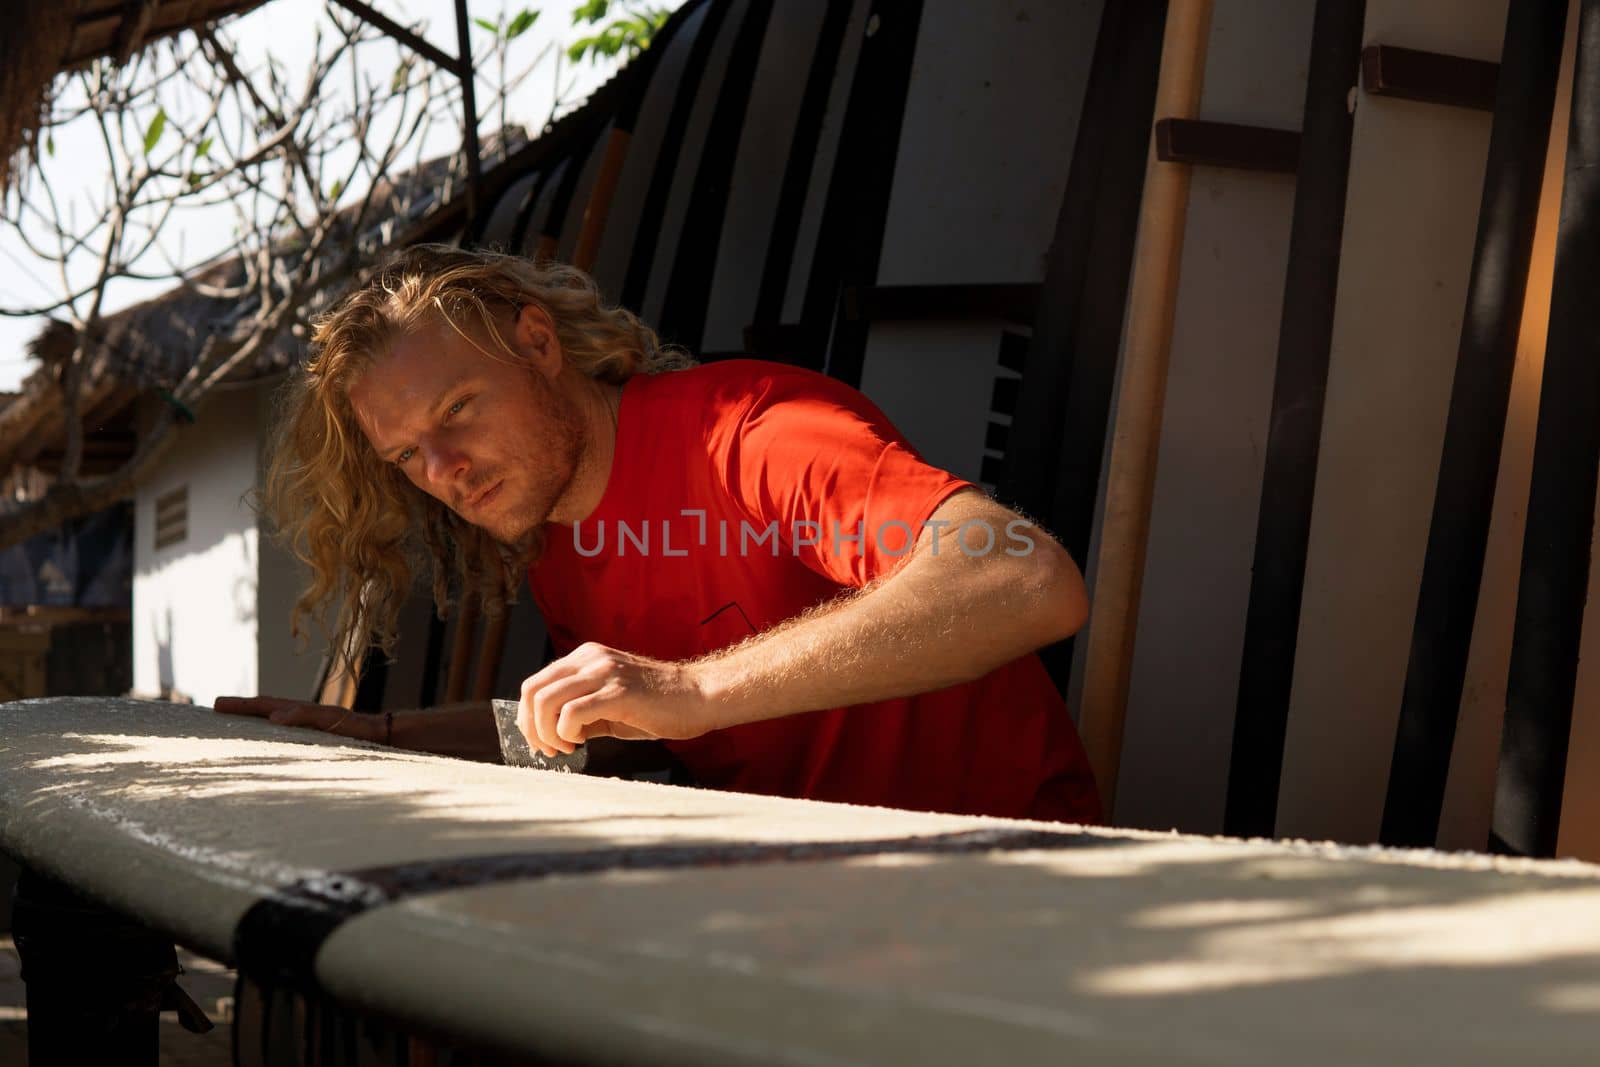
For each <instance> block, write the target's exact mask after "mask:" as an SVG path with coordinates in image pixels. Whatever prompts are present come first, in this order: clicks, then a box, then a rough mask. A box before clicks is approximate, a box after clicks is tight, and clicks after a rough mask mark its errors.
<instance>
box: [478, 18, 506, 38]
mask: <svg viewBox="0 0 1600 1067" xmlns="http://www.w3.org/2000/svg"><path fill="white" fill-rule="evenodd" d="M472 21H473V22H476V23H477V24H478V25H479V26H482V27H483V28H484V29H486V30H488V31H489V32H490V33H492V34H494V35H495V36H496V37H498V36H500V24H499V23H498V22H490V21H489V20H488V19H473V20H472Z"/></svg>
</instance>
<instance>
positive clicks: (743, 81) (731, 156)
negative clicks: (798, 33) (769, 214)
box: [656, 0, 772, 352]
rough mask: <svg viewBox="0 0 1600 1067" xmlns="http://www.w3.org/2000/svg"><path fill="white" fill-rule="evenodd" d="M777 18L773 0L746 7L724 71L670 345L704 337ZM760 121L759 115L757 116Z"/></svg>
mask: <svg viewBox="0 0 1600 1067" xmlns="http://www.w3.org/2000/svg"><path fill="white" fill-rule="evenodd" d="M771 17H772V0H751V2H750V4H749V5H748V6H747V7H746V8H745V14H744V20H743V21H742V22H741V23H740V24H739V33H738V36H737V37H735V38H734V41H733V55H732V57H731V58H730V59H729V60H728V68H727V70H726V71H725V72H724V73H723V77H722V85H721V89H720V92H719V94H718V97H717V106H716V110H715V111H713V112H712V116H711V126H710V129H709V130H708V131H707V133H706V140H705V146H704V148H703V149H702V150H701V152H700V165H699V166H698V167H696V168H695V174H694V188H693V190H692V191H691V192H690V194H689V208H688V212H687V213H686V214H685V215H684V218H683V231H682V232H683V233H685V234H693V235H694V236H693V239H691V240H686V241H685V240H680V241H679V242H678V254H677V255H676V256H675V257H674V258H673V263H672V274H671V276H670V277H669V278H668V279H667V295H666V302H665V303H664V304H662V307H661V316H660V320H659V321H658V322H657V323H656V326H657V329H658V330H660V332H661V336H662V337H663V338H665V339H666V341H667V342H668V343H669V344H678V345H682V346H683V347H684V348H686V349H688V350H689V351H690V352H698V351H700V349H701V348H702V347H703V345H702V341H703V340H704V338H705V328H706V315H707V313H708V312H709V310H710V307H709V305H710V303H711V280H712V273H713V272H714V271H715V270H716V266H717V252H718V251H719V250H720V247H721V244H722V227H723V224H724V223H725V222H726V221H727V211H728V197H729V194H730V193H731V192H732V188H731V185H732V179H733V165H734V162H735V160H736V158H737V156H738V153H739V142H740V140H741V137H742V135H743V133H744V124H745V114H746V111H747V109H748V105H749V103H750V89H751V86H752V85H753V84H754V83H755V79H756V66H757V63H756V61H757V60H758V59H759V58H760V55H761V42H762V40H763V39H764V38H765V37H766V34H767V24H768V22H769V21H770V20H771ZM758 121H759V118H758Z"/></svg>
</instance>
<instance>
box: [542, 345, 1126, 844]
mask: <svg viewBox="0 0 1600 1067" xmlns="http://www.w3.org/2000/svg"><path fill="white" fill-rule="evenodd" d="M971 485H972V483H971V482H967V481H963V480H962V479H960V478H957V477H955V476H954V475H952V474H949V473H948V472H946V471H942V470H939V469H937V468H935V467H931V466H929V465H927V464H926V463H924V462H923V461H922V460H921V458H920V457H918V456H917V454H916V452H915V451H913V449H912V448H911V446H910V444H909V443H908V442H907V441H906V440H905V438H904V437H903V436H901V434H900V432H899V431H898V430H896V429H895V428H894V427H893V426H892V425H891V424H890V422H889V420H888V419H887V418H885V417H884V415H883V413H882V412H880V411H879V410H878V409H877V407H875V406H874V405H873V404H872V402H871V401H869V400H868V399H867V398H866V397H865V396H863V395H862V394H861V393H859V392H857V391H856V390H854V389H851V388H850V387H849V386H846V385H844V384H842V383H840V382H837V381H835V380H833V379H832V378H828V377H826V376H824V375H821V374H817V373H815V372H813V371H808V370H801V369H799V368H795V367H788V366H784V365H782V364H776V363H766V362H762V361H758V360H749V359H738V360H728V361H725V362H720V363H713V364H707V365H703V366H698V367H694V368H691V369H687V370H679V371H667V372H663V373H660V374H654V375H643V374H642V375H637V376H635V377H634V378H632V379H631V380H630V381H628V383H627V384H626V385H625V386H624V388H623V392H622V406H621V413H620V418H619V428H618V433H617V443H616V455H615V458H614V460H613V461H612V467H611V473H610V477H609V480H608V481H607V483H606V488H605V492H604V495H603V496H602V498H601V500H600V503H599V505H598V507H596V509H595V511H594V513H593V514H592V515H591V516H590V517H589V518H587V519H585V520H584V521H583V522H581V523H578V524H577V525H576V526H563V525H558V524H554V523H552V524H549V525H548V526H547V527H546V535H547V537H546V549H545V555H544V556H543V557H542V558H541V559H540V561H539V562H538V563H537V564H535V565H534V566H533V567H532V568H530V570H529V583H530V585H531V586H532V589H533V595H534V599H535V601H536V602H537V603H538V605H539V609H540V611H541V612H542V613H543V615H544V618H545V622H546V624H547V626H548V627H549V631H550V636H551V641H552V644H553V645H554V647H555V650H556V652H557V654H561V655H564V654H566V653H567V652H570V651H571V650H572V649H573V648H575V647H577V646H578V645H579V644H582V643H583V642H584V641H597V642H599V643H601V644H604V645H609V646H611V647H613V648H619V649H624V650H626V651H630V652H635V653H638V654H640V655H646V656H653V657H656V658H659V659H664V660H682V659H688V658H691V657H694V656H698V655H701V654H704V653H707V652H713V651H716V650H718V649H721V648H725V647H727V646H729V645H732V644H734V643H736V642H738V641H740V640H742V639H744V638H746V637H748V636H749V635H751V634H754V633H758V632H760V631H763V630H766V629H768V628H769V627H772V626H774V625H776V624H778V623H780V622H782V621H784V620H785V619H788V618H790V617H792V616H794V615H796V614H798V613H800V612H802V611H804V610H805V609H807V608H809V607H812V606H813V605H815V604H817V603H819V602H821V601H826V600H830V599H832V598H834V597H836V596H837V595H839V593H840V592H841V591H842V590H843V589H845V588H849V587H859V586H862V585H864V584H866V583H867V582H869V581H871V580H872V579H874V578H877V577H879V576H881V575H884V574H886V573H888V572H890V571H892V570H894V568H895V566H896V565H897V564H898V562H900V560H902V559H903V558H904V555H905V552H906V551H907V550H908V549H909V546H910V545H911V544H912V543H913V542H914V540H915V533H916V532H919V531H920V530H921V528H922V527H921V524H922V521H923V520H924V519H926V518H928V517H929V516H930V515H931V514H932V513H933V512H934V510H935V509H936V508H937V507H938V506H939V505H940V504H941V503H942V502H943V501H944V500H945V498H946V497H948V496H950V495H951V494H952V493H954V492H956V491H957V490H960V489H962V488H965V487H968V486H971ZM702 513H703V516H702ZM836 533H837V538H835V536H834V535H835V534H836ZM953 533H954V531H950V530H946V531H944V532H943V536H944V538H946V540H944V541H942V542H941V546H942V547H941V550H943V551H950V550H953V548H954V546H953V545H952V543H951V542H950V540H948V539H949V538H950V537H952V536H953ZM996 533H997V534H998V535H999V538H1004V536H1005V535H1004V533H1003V532H1001V531H996ZM857 534H861V535H863V536H861V537H860V540H859V541H855V540H851V538H852V537H853V536H855V535H857ZM968 536H969V541H968V543H969V544H970V545H971V546H972V550H973V551H977V550H978V549H979V548H980V547H981V544H982V540H983V537H982V536H981V531H978V530H974V531H972V532H971V533H969V535H968ZM808 541H814V542H816V543H815V544H807V543H806V542H808ZM1003 547H1004V542H1003V541H1001V540H997V547H996V550H997V551H998V550H1000V549H1001V548H1003ZM668 747H669V748H670V749H671V750H672V752H673V753H674V754H675V755H676V756H677V757H678V758H679V759H680V760H682V762H683V763H684V765H685V766H686V767H687V768H688V770H689V771H690V773H692V774H693V775H694V777H695V780H696V781H697V782H698V783H700V784H702V785H706V786H711V787H715V788H721V789H732V790H739V791H743V792H750V793H766V794H771V795H777V796H790V797H809V798H813V799H818V800H838V801H846V802H850V803H856V804H878V805H886V806H891V807H899V808H914V809H919V810H925V811H945V812H959V813H967V814H984V815H998V816H1017V817H1031V818H1041V819H1060V820H1069V821H1079V822H1097V821H1099V818H1100V803H1099V796H1098V793H1097V791H1096V790H1095V786H1094V779H1093V775H1092V772H1091V771H1090V769H1089V764H1088V760H1087V759H1086V758H1085V756H1084V753H1083V748H1082V746H1081V744H1080V743H1079V741H1078V736H1077V731H1076V730H1075V729H1074V728H1073V725H1072V720H1071V718H1070V717H1069V716H1068V715H1067V710H1066V707H1065V705H1064V704H1063V702H1062V700H1061V697H1060V695H1059V694H1058V693H1057V692H1056V689H1055V686H1054V685H1053V683H1052V682H1051V681H1050V677H1049V675H1048V674H1047V673H1046V672H1045V669H1044V666H1043V664H1041V663H1040V661H1039V658H1038V656H1036V655H1033V654H1031V653H1030V654H1028V655H1026V656H1023V657H1022V658H1021V659H1018V660H1014V661H1013V662H1011V663H1007V664H1005V665H1004V666H1001V667H999V668H997V669H996V670H994V671H992V672H990V673H989V674H987V675H985V676H984V677H982V678H980V679H978V680H976V681H974V682H969V683H965V684H961V685H955V686H950V687H948V688H945V689H940V690H936V691H934V692H930V693H924V694H921V695H918V696H912V697H906V698H902V699H896V700H885V701H881V702H878V703H875V704H862V705H856V706H853V707H848V708H833V709H829V710H825V711H812V712H805V713H802V714H798V715H790V716H786V717H783V718H778V719H769V720H766V721H763V722H756V723H747V724H744V725H741V726H735V727H731V728H728V729H724V730H717V731H713V732H712V733H709V734H706V735H704V736H702V737H697V738H694V739H692V740H688V741H672V742H668Z"/></svg>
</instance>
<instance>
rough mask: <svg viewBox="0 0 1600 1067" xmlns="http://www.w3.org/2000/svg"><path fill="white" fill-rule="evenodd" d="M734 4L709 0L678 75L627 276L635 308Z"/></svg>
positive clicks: (625, 290)
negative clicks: (714, 53) (694, 115)
mask: <svg viewBox="0 0 1600 1067" xmlns="http://www.w3.org/2000/svg"><path fill="white" fill-rule="evenodd" d="M732 4H733V0H707V2H706V5H705V6H706V13H705V17H704V21H702V22H701V23H700V28H699V29H698V30H696V31H695V35H694V40H693V41H692V42H691V43H690V46H689V56H688V58H687V59H686V60H685V61H684V66H683V71H682V72H681V73H680V74H679V75H678V83H677V85H676V86H674V87H673V92H674V94H675V95H674V97H673V100H672V110H671V112H669V113H668V115H667V126H666V130H665V132H664V133H663V134H662V136H661V148H660V150H659V151H658V152H657V154H656V161H655V168H654V170H652V172H651V174H650V186H649V188H648V189H647V190H646V191H645V194H644V207H643V209H642V210H641V211H640V213H639V224H638V227H637V230H636V232H635V234H634V240H633V253H632V255H631V256H630V258H629V260H628V272H627V274H626V275H625V276H624V278H623V282H622V296H621V300H620V303H621V304H622V306H623V307H625V308H629V309H631V310H633V311H639V310H640V309H641V308H642V307H643V305H644V297H645V289H646V288H647V287H648V286H649V284H650V272H651V271H652V270H653V269H655V261H656V246H657V245H658V244H659V243H660V241H661V221H662V219H663V218H664V217H665V216H666V213H667V197H668V195H669V194H670V193H671V192H672V183H673V179H674V178H675V177H676V176H677V173H678V157H679V155H680V153H681V152H682V151H683V138H684V132H685V131H686V130H687V129H688V128H689V116H690V115H691V114H692V113H693V112H694V105H695V101H696V100H697V99H699V96H700V81H701V79H702V78H704V77H705V72H706V64H707V62H708V61H709V60H710V58H711V46H712V45H713V44H714V43H716V39H717V34H718V32H719V31H720V30H721V29H722V22H723V19H725V18H726V17H727V14H728V8H729V7H731V6H732ZM691 6H694V5H691V4H685V5H684V7H685V8H688V7H691Z"/></svg>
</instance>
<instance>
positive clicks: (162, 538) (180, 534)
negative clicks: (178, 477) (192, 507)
mask: <svg viewBox="0 0 1600 1067" xmlns="http://www.w3.org/2000/svg"><path fill="white" fill-rule="evenodd" d="M188 536H189V487H188V486H187V485H184V486H180V487H178V488H177V489H174V490H172V491H171V492H170V493H162V494H161V495H160V496H158V497H156V547H157V548H167V547H169V546H171V545H175V544H178V543H179V542H180V541H182V540H183V539H184V538H186V537H188Z"/></svg>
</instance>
